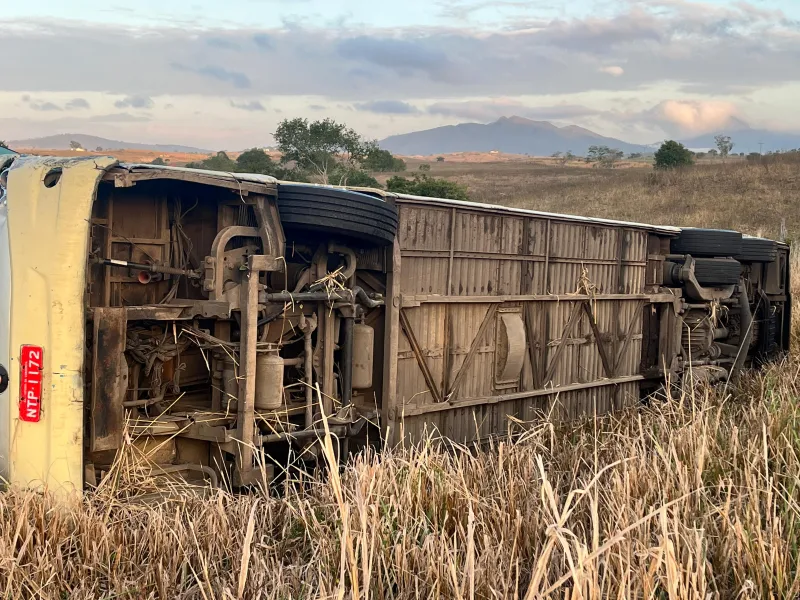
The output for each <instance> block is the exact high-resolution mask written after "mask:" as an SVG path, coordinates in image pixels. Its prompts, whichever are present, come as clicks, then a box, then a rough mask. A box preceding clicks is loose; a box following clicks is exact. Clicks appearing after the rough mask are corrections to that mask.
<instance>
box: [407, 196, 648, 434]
mask: <svg viewBox="0 0 800 600" xmlns="http://www.w3.org/2000/svg"><path fill="white" fill-rule="evenodd" d="M399 207H400V232H399V234H398V236H399V240H400V248H401V256H402V259H401V261H402V262H401V277H400V280H401V287H402V290H401V292H402V294H404V295H414V294H442V295H450V296H458V297H463V298H464V302H463V303H453V302H448V303H439V304H436V303H424V304H423V305H422V306H420V307H418V308H404V309H402V310H403V311H404V312H405V314H406V315H407V316H408V319H409V322H410V325H411V328H412V329H413V330H414V334H415V335H416V337H417V339H418V341H419V344H420V346H421V347H422V352H423V354H424V356H425V360H426V363H427V365H428V368H429V369H430V371H431V374H432V376H433V378H434V380H435V383H436V385H437V386H438V388H439V390H441V392H442V394H443V395H444V396H445V397H446V396H447V393H448V390H449V389H450V387H451V386H452V385H453V382H454V381H455V379H456V377H457V376H458V374H459V372H460V370H461V369H462V367H463V364H464V361H465V359H466V357H467V355H468V353H469V350H470V347H472V345H473V344H476V347H477V350H476V352H475V354H474V357H473V360H472V362H471V363H470V365H469V367H468V369H469V370H468V371H467V372H465V374H464V376H463V378H462V380H461V383H460V385H459V388H458V390H456V391H455V392H454V393H453V395H452V400H453V401H454V404H453V405H452V407H448V408H446V409H444V410H438V411H432V412H428V413H424V414H418V415H413V416H407V417H405V421H404V423H403V427H404V430H405V436H406V438H407V439H412V440H413V439H420V436H422V435H424V432H425V431H426V430H427V431H432V430H435V431H437V432H439V433H440V434H443V435H446V436H447V437H450V438H452V439H454V440H457V441H462V442H469V441H474V440H476V439H477V438H478V437H480V436H484V437H485V436H488V435H490V434H503V433H505V432H506V431H507V429H508V425H509V416H513V417H515V418H517V419H520V420H523V421H526V420H528V421H530V420H533V419H534V418H535V417H536V415H537V414H540V413H541V412H542V411H544V412H546V411H549V410H554V411H556V413H557V416H558V417H563V418H574V417H576V416H580V415H585V414H594V413H595V411H596V412H598V413H603V412H607V411H608V410H611V409H613V408H614V407H620V406H623V405H626V404H628V403H630V402H631V401H632V400H634V399H637V398H638V384H637V383H636V382H633V383H626V384H619V385H616V386H615V385H604V386H598V387H593V388H588V389H584V390H574V391H570V392H562V393H558V394H553V395H551V396H539V397H533V398H529V399H516V400H515V399H510V400H504V401H501V402H498V403H494V404H477V405H476V406H472V407H464V406H462V407H459V406H458V401H459V400H460V401H465V400H472V401H475V400H480V399H483V398H486V399H488V398H492V397H497V396H500V395H504V394H513V393H515V392H518V391H519V390H521V389H522V390H533V389H541V388H542V387H543V386H546V387H548V388H551V387H555V388H558V387H560V386H566V385H571V384H584V383H592V382H598V381H602V380H605V379H607V378H608V375H609V374H608V373H607V372H606V368H605V367H604V365H603V361H602V359H601V355H600V352H599V350H598V341H597V340H596V339H595V335H594V333H593V328H592V326H591V321H590V317H589V315H587V314H586V313H585V311H584V309H583V308H582V307H581V306H580V305H579V310H578V313H577V315H576V319H575V321H574V326H573V328H572V330H571V331H568V332H566V334H565V327H566V325H567V323H568V322H569V321H570V317H571V315H572V314H573V311H574V310H575V307H576V304H577V303H576V301H573V300H569V299H563V298H562V299H561V300H560V301H559V300H556V299H554V300H552V301H551V300H537V301H527V302H526V301H524V300H512V301H510V302H508V303H504V304H502V305H501V306H500V308H501V309H502V308H510V307H512V306H520V305H521V306H522V314H523V315H524V320H525V323H526V325H525V337H526V340H527V343H528V347H526V348H525V357H524V364H525V366H524V368H523V372H522V374H521V379H520V381H521V383H520V384H519V385H518V386H517V387H508V386H507V385H506V386H503V385H502V384H500V383H497V382H495V377H496V373H497V372H498V368H499V367H498V365H497V364H496V360H497V357H496V353H497V343H498V342H497V339H498V338H497V336H498V325H497V318H498V317H497V315H495V316H494V317H493V318H492V321H491V322H490V323H488V326H487V328H486V330H485V332H486V333H485V335H484V336H483V338H482V339H481V340H478V341H477V342H476V340H475V337H476V335H477V333H478V330H479V328H480V325H481V323H482V322H483V320H484V317H485V316H486V314H487V311H488V310H489V309H490V306H491V305H490V304H488V303H486V302H481V301H477V302H476V301H474V300H476V299H475V298H473V300H472V301H470V297H476V296H494V295H504V296H505V295H507V296H515V295H520V294H522V295H545V294H548V293H550V294H558V295H564V294H574V293H586V292H589V293H591V294H594V295H600V294H617V293H619V292H624V293H641V292H642V291H643V290H644V274H645V268H646V252H647V248H646V244H647V233H646V232H643V231H637V230H629V229H622V228H615V227H608V226H602V225H594V224H586V223H563V222H555V221H551V222H549V223H548V221H547V220H546V219H543V218H539V217H536V218H527V217H522V216H520V217H517V216H509V215H502V214H499V213H498V214H491V213H486V212H474V211H470V210H468V209H466V208H464V209H462V208H456V207H454V208H452V209H450V210H442V209H441V207H438V206H437V207H432V208H426V207H424V206H420V205H416V204H415V205H411V206H409V205H403V204H402V202H399ZM451 224H452V232H451ZM451 234H452V235H451ZM447 281H450V283H451V285H450V288H449V289H447ZM639 306H640V301H639V300H633V299H631V300H623V299H613V300H602V299H601V300H596V301H594V302H593V303H592V305H591V308H592V314H593V318H594V319H595V320H596V323H597V329H598V330H599V334H600V343H601V344H602V346H603V347H604V349H605V351H606V354H607V356H608V361H609V363H610V364H609V369H610V370H611V371H615V372H614V374H615V376H620V377H623V376H629V375H635V374H637V373H638V369H639V362H640V356H641V348H642V317H641V312H640V309H639ZM631 319H634V322H633V325H632V326H631V327H629V326H630V325H631ZM629 331H630V332H631V340H630V341H629V343H628V344H627V346H626V347H625V350H624V352H622V349H623V345H624V338H625V335H626V333H628V332H629ZM531 342H532V343H533V347H531ZM562 344H563V348H562V349H561V350H560V351H559V348H560V347H561V346H562ZM556 355H558V357H557V360H556ZM548 369H549V370H550V371H551V372H552V373H551V374H552V377H551V378H550V379H549V380H547V381H545V375H546V374H548ZM615 369H616V370H615ZM428 387H429V385H428V383H427V382H426V380H425V378H424V377H423V374H422V370H421V369H420V367H419V364H418V362H417V359H416V357H415V356H414V354H413V353H412V352H411V347H410V345H409V344H408V341H407V339H406V337H405V336H404V335H401V336H400V353H399V362H398V396H399V398H400V399H402V401H403V402H405V405H404V408H405V409H406V410H412V411H422V410H425V409H426V408H429V407H430V408H432V406H431V405H432V403H433V396H432V395H431V394H430V392H429V391H428ZM400 408H401V413H402V409H403V407H402V406H401V407H400ZM436 408H438V407H436Z"/></svg>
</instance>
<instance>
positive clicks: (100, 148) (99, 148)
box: [94, 146, 103, 152]
mask: <svg viewBox="0 0 800 600" xmlns="http://www.w3.org/2000/svg"><path fill="white" fill-rule="evenodd" d="M94 151H95V152H102V151H103V147H102V146H98V147H97V148H95V149H94Z"/></svg>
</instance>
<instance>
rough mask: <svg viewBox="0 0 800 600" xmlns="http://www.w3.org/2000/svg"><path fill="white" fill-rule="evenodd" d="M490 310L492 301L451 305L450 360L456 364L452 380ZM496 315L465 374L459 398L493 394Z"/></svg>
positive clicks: (451, 376)
mask: <svg viewBox="0 0 800 600" xmlns="http://www.w3.org/2000/svg"><path fill="white" fill-rule="evenodd" d="M488 310H489V305H488V304H462V305H456V306H452V307H451V311H452V312H451V319H450V328H451V332H452V334H451V338H450V339H451V344H450V357H451V358H450V364H451V365H452V366H451V375H450V381H452V380H453V379H454V378H455V376H456V373H458V372H459V370H460V369H461V366H462V365H463V363H464V359H465V358H466V356H467V352H469V349H470V346H472V343H473V340H475V336H476V334H477V333H478V329H480V326H481V323H483V319H484V317H485V316H486V313H487V311H488ZM496 319H497V316H496V315H495V317H494V320H493V321H492V322H491V323H489V326H488V327H487V329H486V331H485V333H484V336H483V338H482V339H481V340H479V344H480V345H479V346H478V351H477V353H476V354H475V356H474V358H473V359H472V364H471V365H470V366H469V371H468V372H467V373H466V375H467V376H466V377H464V378H463V380H462V383H461V386H460V389H459V393H458V394H457V397H459V398H482V397H485V396H491V395H492V382H493V380H494V353H495V331H496V329H497V326H496V323H495V321H496Z"/></svg>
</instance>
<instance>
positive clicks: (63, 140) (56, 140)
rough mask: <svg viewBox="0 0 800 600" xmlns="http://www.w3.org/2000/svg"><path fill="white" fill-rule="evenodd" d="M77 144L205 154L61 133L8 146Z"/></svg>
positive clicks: (66, 147)
mask: <svg viewBox="0 0 800 600" xmlns="http://www.w3.org/2000/svg"><path fill="white" fill-rule="evenodd" d="M73 141H74V142H78V143H79V144H80V145H81V146H83V147H84V148H86V149H87V150H94V149H95V148H103V149H104V150H154V151H156V152H185V153H192V154H207V153H208V151H207V150H203V149H201V148H193V147H191V146H180V145H176V144H140V143H136V142H121V141H118V140H109V139H106V138H101V137H97V136H94V135H85V134H83V133H61V134H58V135H48V136H46V137H40V138H31V139H27V140H11V141H10V142H8V145H9V146H10V147H11V148H37V149H48V150H69V148H70V145H69V143H70V142H73Z"/></svg>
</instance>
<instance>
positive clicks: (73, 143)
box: [69, 140, 83, 150]
mask: <svg viewBox="0 0 800 600" xmlns="http://www.w3.org/2000/svg"><path fill="white" fill-rule="evenodd" d="M69 147H70V150H79V149H80V150H82V149H83V146H81V143H80V142H76V141H75V140H72V141H71V142H70V143H69Z"/></svg>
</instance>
